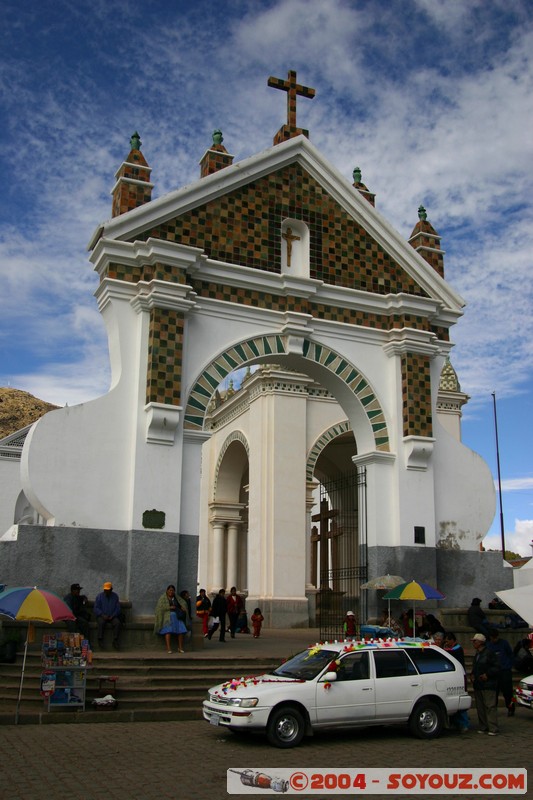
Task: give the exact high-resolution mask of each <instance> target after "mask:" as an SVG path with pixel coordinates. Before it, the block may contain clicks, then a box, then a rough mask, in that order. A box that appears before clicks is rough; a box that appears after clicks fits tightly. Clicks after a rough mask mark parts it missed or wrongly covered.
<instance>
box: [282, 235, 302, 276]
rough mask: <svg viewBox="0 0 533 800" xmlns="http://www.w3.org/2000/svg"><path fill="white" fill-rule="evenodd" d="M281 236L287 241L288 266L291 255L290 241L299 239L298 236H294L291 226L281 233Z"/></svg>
mask: <svg viewBox="0 0 533 800" xmlns="http://www.w3.org/2000/svg"><path fill="white" fill-rule="evenodd" d="M281 238H282V239H285V241H286V242H287V266H288V267H290V265H291V256H292V243H293V242H296V241H300V237H299V236H295V235H294V234H293V232H292V228H287V230H286V231H285V233H282V234H281Z"/></svg>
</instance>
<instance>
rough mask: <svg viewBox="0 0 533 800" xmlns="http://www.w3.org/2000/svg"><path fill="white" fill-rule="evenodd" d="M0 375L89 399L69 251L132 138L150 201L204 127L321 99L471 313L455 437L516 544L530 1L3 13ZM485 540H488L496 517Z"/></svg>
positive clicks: (340, 158)
mask: <svg viewBox="0 0 533 800" xmlns="http://www.w3.org/2000/svg"><path fill="white" fill-rule="evenodd" d="M2 12H3V20H2V26H1V27H0V112H1V113H2V119H3V120H4V123H3V126H2V128H1V129H0V144H1V150H0V152H1V154H2V176H3V191H2V193H1V195H0V278H1V280H2V285H3V287H4V303H3V313H2V315H1V318H0V355H1V358H0V385H2V386H12V387H15V388H19V389H24V390H26V391H29V392H32V393H33V394H35V395H37V396H38V397H40V398H42V399H44V400H48V401H50V402H55V403H58V404H61V405H62V404H64V403H66V402H68V403H69V404H73V403H76V402H82V401H84V400H88V399H90V398H92V397H95V396H98V395H100V394H103V393H105V391H106V390H107V388H108V384H109V368H108V363H107V343H106V337H105V332H104V327H103V323H102V321H101V319H100V316H99V314H98V312H97V309H96V303H95V301H94V298H93V296H92V295H93V291H94V289H95V288H96V284H97V280H96V275H95V274H94V273H93V272H92V270H91V266H90V264H89V262H88V259H87V251H86V246H87V243H88V241H89V239H90V236H91V234H92V232H93V231H94V229H95V228H96V226H97V225H98V223H99V222H101V221H103V220H105V219H108V218H109V217H110V210H111V199H110V195H109V192H110V190H111V188H112V186H113V183H114V173H115V171H116V169H117V168H118V166H119V165H120V163H121V162H122V160H123V159H124V157H125V156H126V155H127V153H128V150H129V138H130V136H131V134H132V133H133V131H134V130H138V131H139V133H140V135H141V138H142V141H143V145H142V150H143V152H144V154H145V157H146V158H147V160H148V163H149V164H150V165H151V166H152V168H153V172H152V179H153V181H154V183H155V189H154V193H153V196H154V197H157V196H160V195H162V194H165V193H166V192H168V191H170V190H172V189H175V188H178V187H180V186H183V185H184V184H186V183H189V182H191V181H194V180H196V179H197V177H198V174H199V171H198V161H199V159H200V158H201V156H202V155H203V153H204V151H205V149H206V148H207V147H208V145H209V144H210V142H211V132H212V131H213V129H214V128H221V129H222V131H223V132H224V143H225V145H226V147H227V149H228V150H229V152H231V153H233V154H234V155H235V160H236V161H238V160H240V159H242V158H245V157H246V156H249V155H251V154H253V153H256V152H259V151H261V150H264V149H266V148H267V147H269V146H270V145H271V143H272V137H273V135H274V133H275V132H276V131H277V130H278V128H279V127H280V125H281V124H282V122H284V119H285V95H282V94H281V93H280V92H275V91H273V90H272V89H269V88H267V85H266V81H267V78H268V76H269V75H276V76H278V77H283V78H284V77H286V74H287V70H288V69H295V70H297V72H298V79H299V81H300V82H302V83H305V84H306V85H308V86H313V87H314V88H315V89H316V97H315V99H314V100H313V101H312V102H311V101H306V100H301V101H300V102H299V104H298V122H299V124H300V125H301V126H302V127H306V128H309V130H310V137H311V140H312V142H313V143H314V144H315V145H316V146H317V147H318V148H319V149H320V150H321V151H322V153H323V154H324V156H325V157H326V158H327V159H328V160H329V161H330V162H332V163H333V164H334V165H335V166H336V167H337V168H338V169H339V170H340V171H341V172H342V173H343V174H344V175H345V176H346V177H347V178H350V176H351V173H352V170H353V168H354V166H356V165H357V166H359V167H360V168H361V169H362V172H363V181H364V182H365V183H366V184H367V186H368V187H369V189H370V190H371V191H373V192H376V195H377V207H378V208H379V210H380V211H381V212H382V213H383V214H384V215H385V216H386V217H388V219H389V220H390V221H391V223H392V224H393V225H394V226H395V227H396V228H397V230H398V231H399V232H400V233H401V234H402V235H403V236H405V237H406V238H407V237H408V236H409V234H410V232H411V230H412V228H413V226H414V224H415V222H416V220H417V208H418V206H419V204H420V203H422V204H424V205H425V206H426V208H427V210H428V217H429V220H430V221H431V222H432V224H433V225H434V227H435V228H436V229H437V231H438V232H439V233H440V234H441V235H442V237H443V239H442V245H443V247H444V249H445V250H446V256H445V269H446V278H447V280H448V281H449V282H450V284H451V285H452V286H453V287H454V288H455V289H456V290H457V291H458V292H459V293H460V294H461V295H462V296H463V298H464V299H465V301H466V304H467V305H466V309H465V315H464V317H463V318H462V319H461V320H460V322H459V323H458V324H457V325H456V326H455V328H454V329H453V331H452V337H453V341H454V342H455V345H456V346H455V348H454V350H453V351H452V363H453V364H454V366H455V368H456V370H457V373H458V375H459V379H460V382H461V387H462V389H463V390H464V391H465V392H467V393H468V395H470V397H471V400H470V402H469V404H468V405H467V406H466V408H465V413H464V418H463V440H464V442H465V443H466V444H467V445H468V446H470V447H472V448H473V449H474V450H476V451H477V452H478V453H480V454H481V455H482V456H483V457H484V458H485V459H486V460H487V461H488V463H489V465H490V466H491V468H492V470H493V474H494V477H495V479H496V474H497V473H496V448H495V438H494V416H493V403H492V396H491V392H493V391H494V392H496V397H497V413H498V433H499V443H500V462H501V475H502V484H503V493H502V498H503V507H504V519H505V531H506V542H507V545H508V547H509V548H511V549H514V550H517V551H519V552H522V553H523V554H525V555H530V554H531V549H530V547H529V542H531V541H532V540H533V464H532V458H531V453H532V444H533V433H532V430H533V425H532V421H533V344H532V342H533V315H532V313H531V310H532V301H533V290H532V278H531V276H532V273H533V269H532V267H533V264H532V261H533V255H532V254H533V247H532V245H533V242H532V239H533V226H532V217H533V207H532V192H531V184H532V181H531V178H532V165H533V152H532V150H533V143H532V137H531V130H532V127H533V126H532V123H533V81H532V78H533V4H532V3H531V2H529V0H387V2H377V0H352V1H351V2H350V1H349V0H272V2H262V1H261V0H253V1H252V0H251V1H250V2H245V1H244V0H243V1H241V0H234V1H232V0H227V2H226V3H224V4H221V3H216V2H210V1H209V0H197V2H196V3H190V2H188V1H187V2H181V0H148V1H147V0H144V2H140V0H131V1H130V2H127V1H126V0H122V1H121V0H116V1H115V2H111V3H110V2H109V0H93V2H92V3H91V4H90V5H89V6H85V5H84V4H79V3H75V2H70V0H68V1H67V0H39V2H37V1H36V0H26V2H24V3H21V2H14V1H13V0H4V2H3V3H2ZM492 531H493V533H494V535H493V536H491V537H488V538H487V539H486V541H485V544H486V545H487V546H493V547H499V543H500V534H499V531H500V522H499V516H498V515H497V516H496V518H495V522H494V525H493V528H492Z"/></svg>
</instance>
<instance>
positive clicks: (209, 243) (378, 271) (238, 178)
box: [91, 136, 464, 312]
mask: <svg viewBox="0 0 533 800" xmlns="http://www.w3.org/2000/svg"><path fill="white" fill-rule="evenodd" d="M287 218H293V219H298V220H301V221H302V222H303V223H305V224H306V225H307V226H308V228H309V236H310V252H309V276H308V277H309V278H310V279H312V280H317V281H320V282H321V283H323V284H326V285H330V286H335V287H339V288H346V289H352V290H357V291H362V292H369V293H372V294H379V295H397V294H406V295H411V296H418V297H421V298H432V299H434V300H437V301H438V302H439V303H440V304H442V305H443V307H444V308H447V309H449V310H452V311H455V312H458V311H459V310H460V309H461V307H462V306H463V305H464V303H463V301H462V299H461V298H460V297H459V295H457V294H456V293H455V292H454V291H453V290H452V289H451V287H449V286H448V284H447V283H446V282H445V281H444V280H443V279H442V278H441V277H440V276H439V275H438V274H437V273H436V272H435V270H434V269H433V268H432V267H431V266H430V265H429V264H428V263H427V262H426V261H424V259H423V258H422V257H421V256H420V255H419V254H418V253H417V252H416V251H415V250H414V249H413V247H411V246H410V245H409V244H408V242H407V241H406V240H405V239H403V238H402V237H401V236H400V234H399V233H398V232H397V231H396V230H395V229H394V228H393V227H392V226H391V225H390V224H389V223H388V222H387V220H385V218H384V217H383V216H382V215H381V214H380V213H379V212H378V211H377V210H376V209H375V208H374V207H373V206H371V205H370V203H368V201H367V200H366V199H365V198H364V197H362V196H361V194H360V193H359V192H358V191H357V189H355V188H354V187H353V186H352V185H351V184H349V183H348V182H347V181H346V180H345V179H344V178H343V177H342V175H340V174H339V173H338V172H337V170H335V168H334V167H332V166H331V165H330V164H329V163H328V162H327V161H326V160H325V159H324V158H323V157H322V155H321V154H320V153H319V151H318V150H317V149H316V148H315V147H314V146H313V145H312V144H311V143H310V142H309V140H308V139H307V138H306V137H304V136H299V137H296V138H294V139H290V140H289V141H287V142H285V143H283V144H280V145H276V146H275V147H272V148H270V149H269V150H266V151H264V152H263V153H260V154H258V155H256V156H252V157H250V158H248V159H245V160H244V161H242V162H238V163H236V164H234V165H231V166H228V167H226V168H224V169H221V170H219V171H218V172H216V173H214V174H212V175H209V176H207V177H205V178H202V179H201V180H199V181H197V182H195V183H193V184H190V185H189V186H186V187H184V188H182V189H179V190H177V191H175V192H171V193H169V194H168V195H165V196H164V197H162V198H159V199H157V200H153V201H151V202H150V203H147V204H145V205H144V206H141V207H139V208H136V209H134V210H133V211H130V212H128V213H126V214H123V215H121V216H119V217H116V218H114V219H112V220H110V221H108V222H106V223H105V224H104V225H103V226H101V227H100V228H99V229H98V231H97V233H96V234H95V236H94V237H93V240H92V242H91V246H94V245H95V244H96V242H97V240H98V238H100V237H104V238H105V239H106V240H109V239H114V240H117V239H118V240H120V241H123V242H133V241H146V240H148V239H155V240H162V241H166V242H173V243H178V244H180V245H184V246H188V247H192V248H198V249H200V250H202V251H203V252H204V253H205V255H206V256H207V258H209V259H212V260H215V261H217V262H222V263H227V264H236V265H239V266H242V267H247V268H252V269H255V270H262V271H264V272H269V273H275V272H276V271H278V272H279V271H280V264H281V257H280V256H281V237H280V232H281V223H282V221H283V219H287Z"/></svg>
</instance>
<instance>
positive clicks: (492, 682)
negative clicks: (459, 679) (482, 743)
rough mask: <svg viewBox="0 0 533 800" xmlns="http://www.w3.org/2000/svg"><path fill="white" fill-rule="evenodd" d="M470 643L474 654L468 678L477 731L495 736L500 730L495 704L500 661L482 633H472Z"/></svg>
mask: <svg viewBox="0 0 533 800" xmlns="http://www.w3.org/2000/svg"><path fill="white" fill-rule="evenodd" d="M472 644H473V645H474V650H475V651H476V654H475V656H474V663H473V665H472V673H471V675H470V678H471V680H472V684H473V687H474V698H475V701H476V711H477V716H478V720H479V729H478V733H488V735H489V736H496V735H497V734H498V733H499V732H500V731H499V729H498V706H497V702H498V675H499V672H500V663H499V660H498V656H497V655H496V653H494V652H493V651H492V650H489V649H488V647H487V639H486V637H485V636H484V635H483V634H482V633H476V634H474V636H473V638H472Z"/></svg>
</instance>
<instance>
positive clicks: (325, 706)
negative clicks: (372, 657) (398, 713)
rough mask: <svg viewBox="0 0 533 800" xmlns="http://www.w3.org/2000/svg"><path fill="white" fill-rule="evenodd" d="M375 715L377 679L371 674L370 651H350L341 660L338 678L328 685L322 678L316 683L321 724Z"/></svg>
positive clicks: (362, 718) (363, 718) (319, 723)
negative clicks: (375, 680) (375, 686)
mask: <svg viewBox="0 0 533 800" xmlns="http://www.w3.org/2000/svg"><path fill="white" fill-rule="evenodd" d="M375 715H376V710H375V701H374V679H373V678H371V677H370V664H369V658H368V653H367V652H354V653H348V654H347V655H345V656H344V657H342V658H341V659H340V665H339V668H338V670H337V678H336V680H334V681H331V683H330V685H329V688H328V684H327V682H326V681H325V679H324V677H322V678H321V679H320V680H319V681H318V682H317V684H316V720H317V724H318V725H331V724H334V725H350V724H353V722H354V721H361V722H363V721H364V720H373V719H374V717H375Z"/></svg>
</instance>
